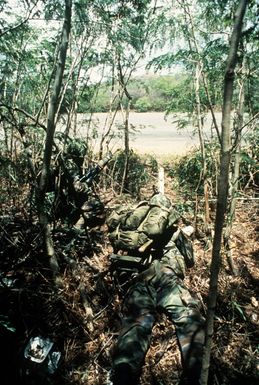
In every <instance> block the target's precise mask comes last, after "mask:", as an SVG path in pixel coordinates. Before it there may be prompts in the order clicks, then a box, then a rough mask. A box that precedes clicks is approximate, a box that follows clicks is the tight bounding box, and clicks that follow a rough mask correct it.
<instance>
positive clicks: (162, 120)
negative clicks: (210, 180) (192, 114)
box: [77, 112, 221, 156]
mask: <svg viewBox="0 0 259 385" xmlns="http://www.w3.org/2000/svg"><path fill="white" fill-rule="evenodd" d="M179 119H181V120H183V119H186V115H184V114H174V115H173V114H172V115H169V116H165V114H164V113H162V112H131V113H130V117H129V123H130V127H131V130H130V131H131V133H130V147H131V148H132V149H134V150H136V151H138V152H139V153H142V154H143V153H152V154H153V155H160V156H161V155H173V154H175V155H179V154H184V153H186V152H187V151H188V150H190V149H191V148H194V147H197V146H198V144H199V139H198V133H197V129H195V127H194V125H192V124H191V123H189V124H187V125H186V126H184V128H181V129H179V127H178V124H177V121H178V120H179ZM220 119H221V114H220V113H217V121H218V124H219V123H220ZM111 122H112V126H111V127H112V128H111V131H110V135H109V136H108V138H109V140H110V142H109V148H112V149H115V148H123V147H124V144H123V143H124V139H123V129H122V127H123V116H122V114H121V113H118V114H117V116H116V118H115V119H114V121H112V119H111V117H109V115H108V114H107V113H95V114H94V115H93V117H92V120H91V123H90V119H89V117H88V116H87V115H80V116H79V117H78V123H77V130H78V134H79V135H80V136H83V137H85V136H87V134H88V135H89V137H91V138H92V141H93V143H94V149H95V150H96V151H98V149H99V143H100V135H101V133H107V130H108V127H109V126H110V124H111ZM211 127H212V119H211V117H210V115H207V116H206V118H205V119H204V132H205V136H206V137H207V138H209V137H211V135H212V130H211ZM213 131H214V132H213V135H215V130H213ZM97 134H98V135H97ZM118 135H119V136H120V137H119V138H118ZM95 136H96V137H95ZM112 136H114V138H113V139H111V137H112Z"/></svg>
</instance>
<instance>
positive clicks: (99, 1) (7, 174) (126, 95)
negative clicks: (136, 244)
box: [0, 0, 259, 385]
mask: <svg viewBox="0 0 259 385" xmlns="http://www.w3.org/2000/svg"><path fill="white" fill-rule="evenodd" d="M14 3H15V4H14ZM257 5H258V4H257V1H254V0H251V1H246V0H227V1H219V0H212V1H208V0H193V1H189V0H184V1H178V0H168V1H153V0H138V1H135V0H130V1H124V0H120V1H115V0H108V1H107V0H93V1H86V0H77V1H72V0H64V1H60V0H54V1H53V0H51V1H50V0H32V1H27V0H17V1H16V2H13V1H9V0H4V1H2V2H1V4H0V12H1V13H0V23H1V29H0V96H1V100H0V166H1V168H0V209H1V212H0V229H1V231H0V243H1V247H0V256H1V258H0V309H1V310H0V338H1V341H0V345H1V347H0V352H1V357H0V361H1V363H2V362H3V368H5V367H6V368H8V364H9V363H11V364H12V366H13V370H11V371H8V370H3V373H2V374H1V381H3V383H4V384H5V385H11V384H27V385H33V384H35V383H37V384H41V383H44V384H45V383H51V384H54V385H55V384H57V385H59V384H75V385H85V384H86V383H87V384H88V385H97V384H102V385H103V384H104V383H105V382H106V383H107V382H108V373H109V370H110V368H111V351H112V346H113V344H114V342H115V339H116V336H117V331H118V328H119V326H120V319H119V314H120V301H119V300H118V299H119V297H118V293H117V292H116V291H115V289H114V286H113V283H112V279H111V274H110V272H109V255H110V253H111V251H112V250H111V247H110V245H109V242H108V239H107V229H106V226H105V216H106V214H107V212H109V210H111V209H112V207H113V206H114V205H115V204H117V203H118V202H119V203H121V202H125V203H129V202H136V201H139V200H141V199H145V198H148V197H150V195H151V194H152V193H153V192H154V191H155V190H156V189H157V184H156V183H157V173H158V169H159V167H160V166H161V165H163V166H164V169H165V176H166V177H165V191H166V193H167V194H168V195H169V196H170V198H171V199H172V201H173V202H174V204H175V206H176V208H177V209H178V210H179V211H180V213H181V214H182V215H183V221H184V222H185V223H186V224H190V223H191V224H193V225H194V227H195V235H196V239H195V251H196V253H197V266H196V268H195V270H194V272H193V274H192V275H191V276H190V277H189V278H188V279H187V285H188V287H189V288H190V289H192V290H194V291H195V292H196V293H197V295H198V293H199V295H200V297H201V300H202V304H203V309H202V310H203V313H204V316H205V317H207V320H211V319H212V324H213V321H215V322H216V333H215V334H214V346H212V349H210V348H209V349H208V353H209V354H210V351H212V360H211V361H209V354H208V355H206V357H205V358H206V359H207V361H206V362H205V366H206V367H209V366H210V367H211V370H212V375H213V378H212V380H211V381H212V383H213V385H214V384H216V385H218V384H226V385H240V383H242V385H243V384H249V385H251V384H253V385H254V384H256V383H257V381H258V377H259V375H258V358H256V355H257V354H258V346H257V345H256V340H258V306H259V305H258V299H257V295H258V291H257V288H256V284H258V266H257V265H256V255H258V244H256V241H258V239H257V235H256V231H258V224H257V222H256V213H257V207H256V202H257V200H258V126H257V123H258V108H259V100H258V93H257V90H258V52H259V51H258V39H257V37H258V36H257V33H258V25H257ZM143 66H144V67H145V69H146V72H147V74H148V73H149V72H148V71H150V75H147V76H142V77H139V76H137V75H138V68H139V67H142V69H143ZM161 70H162V71H163V72H162V73H163V74H164V73H165V72H166V71H168V73H169V74H170V75H163V76H162V75H161V74H160V71H161ZM154 73H155V75H154ZM132 110H136V111H142V112H147V113H148V111H151V110H152V111H163V112H165V113H169V112H171V111H176V112H185V113H187V114H186V116H187V118H188V119H190V121H191V122H192V125H193V129H194V130H195V131H196V132H197V133H198V136H199V149H198V150H197V151H195V152H192V153H188V154H185V155H184V156H183V157H180V158H178V159H172V158H171V157H170V156H169V158H168V159H169V160H167V161H163V162H162V164H161V160H160V159H158V158H157V157H156V156H146V157H145V158H143V157H141V156H140V155H139V154H136V153H134V152H133V151H132V150H131V149H130V137H129V132H130V129H131V126H130V119H129V118H130V113H131V111H132ZM96 111H105V112H107V119H106V121H105V124H104V126H103V127H102V130H100V129H98V127H96V126H95V124H94V123H93V121H92V113H94V112H96ZM215 111H222V124H221V125H219V124H218V122H217V121H216V119H215ZM85 112H87V116H82V114H81V113H85ZM118 113H120V114H121V115H122V116H123V121H122V124H121V126H120V127H118V126H116V124H114V121H115V118H116V115H117V114H118ZM208 113H209V114H210V115H211V117H212V122H213V124H212V127H211V135H210V138H209V139H207V138H206V137H205V135H204V119H205V116H206V115H207V114H208ZM181 124H182V126H184V125H185V124H186V121H182V122H181ZM82 128H84V135H83V137H82V136H81V135H79V132H80V129H82ZM97 138H98V148H96V146H95V140H96V139H97ZM112 139H114V140H118V139H122V140H123V147H122V148H120V150H119V151H116V152H114V147H113V143H112ZM111 153H112V154H111ZM100 171H101V175H100V173H99V172H100ZM240 229H241V230H240ZM221 256H224V259H221ZM240 257H241V258H240ZM220 269H221V275H220V276H219V272H220ZM209 282H210V285H209ZM217 295H218V306H215V304H213V301H212V302H210V299H211V298H212V299H213V300H214V301H216V298H217ZM208 298H209V301H208ZM215 311H216V314H215ZM207 324H209V322H207ZM35 335H43V336H46V337H50V338H51V339H52V340H53V341H54V343H55V348H56V349H57V350H58V351H59V352H61V357H62V360H61V361H60V363H59V365H60V366H59V370H57V371H55V370H54V373H51V372H50V370H49V368H46V367H44V365H42V366H41V367H40V369H39V366H37V365H34V364H29V367H28V361H26V359H25V358H26V357H24V348H25V346H26V344H27V342H28V339H29V338H30V337H31V336H35ZM212 335H213V330H209V331H208V332H207V336H208V340H209V339H210V337H211V336H212ZM172 337H173V333H172V329H171V328H170V327H169V325H168V323H167V321H166V320H165V319H163V318H161V322H160V324H159V326H157V327H156V329H155V333H154V341H153V347H152V349H151V353H150V356H148V357H147V360H148V361H147V362H148V364H147V365H146V367H145V368H144V372H143V376H142V380H141V381H142V383H143V384H149V385H150V384H152V385H155V384H163V385H167V384H169V383H170V384H172V383H173V384H176V383H177V382H178V380H179V375H178V372H179V370H181V365H180V357H179V351H178V350H177V347H176V344H175V343H174V342H172ZM160 346H162V347H163V349H162V351H161V350H160ZM169 363H170V364H169ZM45 364H46V363H45ZM172 366H173V370H172ZM54 369H55V368H54ZM205 369H206V368H205ZM204 373H205V377H204V379H203V384H202V385H205V384H207V379H206V370H204V371H203V374H204ZM52 374H54V375H53V376H52Z"/></svg>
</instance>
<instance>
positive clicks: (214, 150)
mask: <svg viewBox="0 0 259 385" xmlns="http://www.w3.org/2000/svg"><path fill="white" fill-rule="evenodd" d="M205 152H206V159H207V178H208V180H209V184H210V190H211V194H212V195H216V178H217V175H218V165H219V146H218V144H215V143H207V144H206V146H205ZM202 169H203V166H202V156H201V152H200V151H199V150H195V151H192V152H189V153H187V154H186V155H184V156H182V157H180V158H179V159H178V160H177V161H176V163H175V164H174V166H173V167H172V170H171V171H169V173H168V174H169V176H171V177H176V178H177V179H178V181H179V186H180V188H181V189H182V190H183V191H185V192H186V193H187V194H188V195H190V196H192V194H193V193H194V192H195V191H196V189H197V187H198V186H199V188H198V191H197V192H198V194H199V193H200V194H202V193H203V191H202V188H203V186H202V184H200V183H199V182H200V178H201V175H202V174H201V172H202Z"/></svg>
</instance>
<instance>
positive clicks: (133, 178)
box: [107, 150, 157, 197]
mask: <svg viewBox="0 0 259 385" xmlns="http://www.w3.org/2000/svg"><path fill="white" fill-rule="evenodd" d="M150 162H151V163H150V166H152V167H151V168H152V169H154V168H155V167H156V166H157V164H156V162H155V163H154V160H153V161H152V159H150ZM124 167H125V152H124V151H120V152H119V153H118V155H117V156H116V158H115V159H113V160H112V161H111V162H109V164H108V169H109V171H108V173H107V174H108V175H110V176H112V180H113V181H114V182H115V185H114V186H115V190H116V191H117V192H119V191H120V186H121V183H122V180H123V173H124ZM128 175H129V178H128V183H127V189H128V193H130V194H132V195H133V196H134V197H136V196H138V194H139V191H140V189H141V188H142V187H144V186H145V185H146V184H147V183H148V181H149V180H150V172H149V169H148V168H147V167H146V163H145V161H144V159H143V158H141V157H140V156H139V155H138V154H136V153H134V151H132V150H131V151H130V155H129V173H128ZM110 183H111V181H110Z"/></svg>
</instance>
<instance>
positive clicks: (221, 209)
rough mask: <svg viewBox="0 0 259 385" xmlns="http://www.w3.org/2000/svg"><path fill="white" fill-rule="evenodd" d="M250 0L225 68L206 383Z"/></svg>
mask: <svg viewBox="0 0 259 385" xmlns="http://www.w3.org/2000/svg"><path fill="white" fill-rule="evenodd" d="M246 5H247V0H240V1H239V5H238V8H237V11H236V15H235V21H234V27H233V31H232V35H231V40H230V47H229V54H228V59H227V64H226V72H225V79H224V97H223V110H222V133H221V138H222V147H221V162H220V175H219V185H218V197H217V209H216V219H215V235H214V239H213V247H212V261H211V268H210V287H209V296H208V311H207V323H206V341H205V348H204V356H203V363H202V372H201V378H200V383H201V385H207V382H208V375H209V367H210V353H211V345H212V337H213V331H214V316H215V308H216V302H217V292H218V276H219V271H220V266H221V253H220V252H221V242H222V232H223V225H224V220H225V212H226V207H227V196H228V178H229V164H230V156H231V129H230V117H231V108H232V97H233V88H234V77H235V66H236V59H237V49H238V45H239V41H240V36H241V31H242V22H243V18H244V15H245V10H246Z"/></svg>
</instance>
